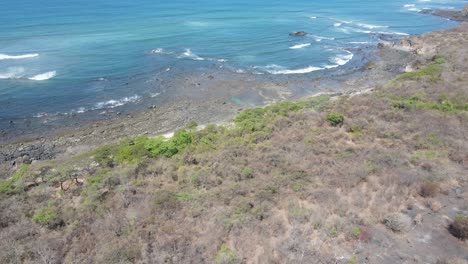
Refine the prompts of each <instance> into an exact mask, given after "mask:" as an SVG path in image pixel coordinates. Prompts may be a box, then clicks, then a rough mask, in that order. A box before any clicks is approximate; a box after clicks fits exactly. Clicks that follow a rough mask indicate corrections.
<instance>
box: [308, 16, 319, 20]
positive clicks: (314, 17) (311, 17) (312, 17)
mask: <svg viewBox="0 0 468 264" xmlns="http://www.w3.org/2000/svg"><path fill="white" fill-rule="evenodd" d="M309 18H310V19H317V17H316V16H310V17H309Z"/></svg>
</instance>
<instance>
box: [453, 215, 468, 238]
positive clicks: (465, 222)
mask: <svg viewBox="0 0 468 264" xmlns="http://www.w3.org/2000/svg"><path fill="white" fill-rule="evenodd" d="M449 231H450V233H451V234H452V235H453V236H455V237H457V238H459V239H462V240H465V239H467V238H468V216H463V215H459V216H457V217H456V218H455V220H454V221H453V223H452V224H450V226H449Z"/></svg>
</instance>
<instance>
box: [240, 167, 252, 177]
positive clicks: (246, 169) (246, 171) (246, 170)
mask: <svg viewBox="0 0 468 264" xmlns="http://www.w3.org/2000/svg"><path fill="white" fill-rule="evenodd" d="M241 173H242V176H244V177H245V178H247V179H250V178H252V177H253V169H252V168H251V167H248V166H246V167H244V168H243V169H242V171H241Z"/></svg>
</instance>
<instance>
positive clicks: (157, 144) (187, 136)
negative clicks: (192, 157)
mask: <svg viewBox="0 0 468 264" xmlns="http://www.w3.org/2000/svg"><path fill="white" fill-rule="evenodd" d="M192 142H193V135H192V133H191V132H188V131H186V130H184V129H182V130H178V131H176V133H174V136H172V138H170V139H166V138H164V137H157V138H150V139H147V140H146V142H145V144H144V148H145V149H146V150H147V151H149V152H150V153H151V155H152V156H155V157H157V156H164V157H168V158H170V157H172V156H174V155H175V154H177V153H179V152H180V151H181V150H183V149H184V148H186V147H187V146H188V145H190V144H192Z"/></svg>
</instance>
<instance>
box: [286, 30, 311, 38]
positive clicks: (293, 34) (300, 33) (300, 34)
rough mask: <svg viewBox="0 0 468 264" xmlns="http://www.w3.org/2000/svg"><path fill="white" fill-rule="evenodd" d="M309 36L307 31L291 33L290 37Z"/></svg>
mask: <svg viewBox="0 0 468 264" xmlns="http://www.w3.org/2000/svg"><path fill="white" fill-rule="evenodd" d="M307 35H308V33H307V32H305V31H297V32H293V33H289V36H292V37H304V36H307Z"/></svg>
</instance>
